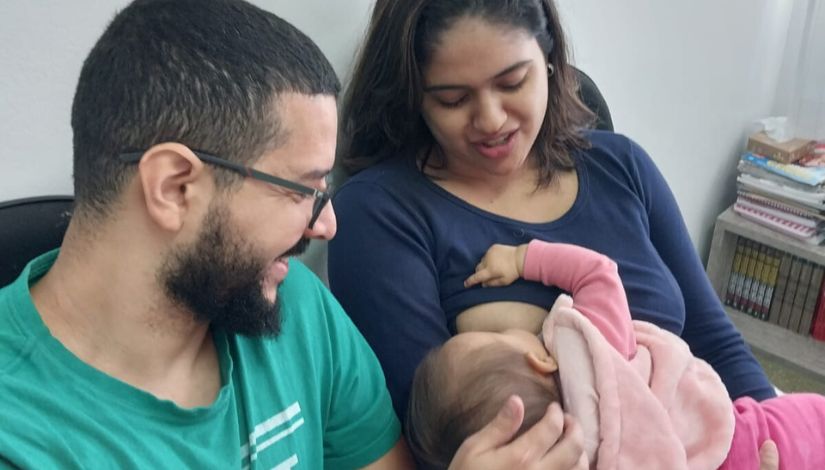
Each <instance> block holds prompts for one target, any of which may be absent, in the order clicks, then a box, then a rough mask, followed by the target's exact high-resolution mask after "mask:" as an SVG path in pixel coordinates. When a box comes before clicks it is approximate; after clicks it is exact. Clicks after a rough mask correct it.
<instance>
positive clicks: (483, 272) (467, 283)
mask: <svg viewBox="0 0 825 470" xmlns="http://www.w3.org/2000/svg"><path fill="white" fill-rule="evenodd" d="M492 277H493V274H492V273H491V272H490V270H489V269H484V268H482V269H480V270H478V271H476V272H475V273H474V274H473V275H471V276H470V277H468V278H467V279H466V280H464V287H472V286H474V285H476V284H481V283H483V282H487V281H489V280H490V279H491V278H492Z"/></svg>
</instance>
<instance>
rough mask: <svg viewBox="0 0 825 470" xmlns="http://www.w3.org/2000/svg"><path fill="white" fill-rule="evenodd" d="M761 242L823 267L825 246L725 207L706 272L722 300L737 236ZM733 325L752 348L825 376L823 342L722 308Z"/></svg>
mask: <svg viewBox="0 0 825 470" xmlns="http://www.w3.org/2000/svg"><path fill="white" fill-rule="evenodd" d="M740 236H741V237H745V238H748V239H750V240H753V241H756V242H759V243H762V244H763V245H767V246H770V247H773V248H775V249H777V250H781V251H784V252H787V253H790V254H792V255H794V256H796V257H798V258H804V259H807V260H809V261H811V262H814V263H816V264H820V265H823V266H825V247H823V246H814V245H808V244H806V243H803V242H800V241H798V240H795V239H794V238H791V237H788V236H786V235H783V234H781V233H779V232H776V231H773V230H771V229H769V228H767V227H763V226H762V225H759V224H756V223H753V222H751V221H749V220H747V219H745V218H743V217H740V216H739V215H738V214H736V212H734V211H733V209H732V208H728V209H727V210H726V211H725V212H723V213H722V214H720V215H719V217H718V218H717V219H716V226H715V227H714V229H713V240H712V242H711V247H710V256H709V257H708V264H707V273H708V277H709V278H710V282H711V284H713V288H714V289H715V290H716V295H718V296H719V298H720V299H722V300H723V301H724V298H725V293H726V291H727V286H728V279H729V277H730V273H731V267H732V264H733V255H734V252H735V251H736V241H737V239H738V237H740ZM725 310H726V311H727V312H728V315H729V316H730V317H731V319H732V320H733V323H734V324H735V325H736V327H737V328H738V329H739V331H741V332H742V336H744V338H745V341H746V342H747V343H748V344H749V345H750V346H751V347H753V348H756V349H759V350H761V351H764V352H766V353H768V354H772V355H774V356H777V357H779V358H781V359H784V360H786V361H788V362H791V363H793V364H796V365H798V366H799V367H802V368H803V369H806V370H807V371H809V372H813V373H814V374H817V375H819V376H822V377H825V341H817V340H815V339H813V338H812V337H810V336H805V335H800V334H797V333H795V332H793V331H790V330H788V329H785V328H782V327H780V326H777V325H774V324H772V323H769V322H766V321H763V320H759V319H756V318H754V317H752V316H750V315H748V314H746V313H743V312H740V311H738V310H735V309H733V308H730V307H725Z"/></svg>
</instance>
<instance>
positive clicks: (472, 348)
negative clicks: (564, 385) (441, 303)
mask: <svg viewBox="0 0 825 470" xmlns="http://www.w3.org/2000/svg"><path fill="white" fill-rule="evenodd" d="M557 368H558V367H557V366H556V362H555V361H554V360H553V358H552V357H550V356H549V354H548V353H547V351H546V350H545V348H544V345H543V344H542V342H541V341H540V340H539V339H538V338H537V337H536V336H535V335H533V334H531V333H528V332H526V331H522V330H507V331H505V332H503V333H488V332H469V333H461V334H458V335H456V336H454V337H453V338H451V339H450V340H449V341H447V342H446V343H444V345H443V346H441V347H438V348H436V349H433V350H432V351H430V352H429V353H428V354H427V356H426V357H425V358H424V360H423V361H422V362H421V364H420V365H419V366H418V369H417V370H416V372H415V377H414V379H413V383H412V387H411V392H410V402H409V407H408V410H407V420H406V427H407V429H406V431H407V437H408V439H409V441H410V447H411V448H412V450H413V453H414V454H415V455H416V458H418V460H419V461H420V462H422V463H427V464H429V465H431V466H433V467H435V468H447V466H448V465H449V462H450V460H451V459H452V457H453V456H454V455H455V452H456V451H457V450H458V447H459V446H460V445H461V443H462V442H464V440H465V439H466V438H467V437H469V436H470V435H472V434H474V433H475V432H476V431H478V430H479V429H481V428H482V427H484V425H486V424H487V423H489V422H490V421H491V420H492V419H493V418H494V417H495V416H496V414H497V413H498V412H499V410H500V409H501V407H502V406H504V403H505V402H506V401H507V399H508V398H509V397H510V396H512V395H518V396H519V397H521V399H522V401H523V402H524V421H523V422H522V425H521V428H520V429H519V431H518V433H517V434H516V435H520V434H521V433H522V432H524V431H526V430H527V429H529V428H530V427H531V426H533V425H534V424H535V423H536V422H538V421H539V420H540V419H541V418H542V416H544V414H545V412H546V411H547V407H548V406H549V405H550V403H552V402H558V401H560V396H559V389H558V385H557V382H556V378H555V374H554V373H555V372H556V369H557Z"/></svg>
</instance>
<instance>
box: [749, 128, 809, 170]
mask: <svg viewBox="0 0 825 470" xmlns="http://www.w3.org/2000/svg"><path fill="white" fill-rule="evenodd" d="M813 149H814V141H813V140H808V139H791V140H788V141H786V142H777V141H775V140H773V139H771V138H770V137H768V135H767V134H765V132H757V133H756V134H753V135H752V136H750V137H748V148H747V150H748V151H749V152H753V153H755V154H758V155H762V156H764V157H768V158H771V159H773V160H776V161H778V162H782V163H793V162H795V161H797V160H799V159H800V158H802V157H804V156H805V155H807V154H809V153H811V152H812V151H813Z"/></svg>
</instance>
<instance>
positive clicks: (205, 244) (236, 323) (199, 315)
mask: <svg viewBox="0 0 825 470" xmlns="http://www.w3.org/2000/svg"><path fill="white" fill-rule="evenodd" d="M307 245H309V239H307V238H301V239H300V240H299V241H298V243H296V244H295V246H293V247H292V248H291V249H289V250H288V251H287V252H286V253H284V254H283V255H282V256H284V257H286V256H294V255H298V254H301V253H302V252H304V251H305V250H306V248H307ZM272 261H273V259H268V260H266V259H264V257H262V256H255V250H254V249H253V248H252V246H251V245H250V244H249V243H245V242H244V239H243V237H242V236H241V235H240V234H238V233H237V231H235V230H233V228H232V227H231V226H230V224H229V212H228V210H227V209H226V207H225V206H213V207H212V208H210V210H209V213H208V214H207V215H206V218H205V220H204V223H203V228H202V229H201V232H200V234H199V235H198V239H197V240H196V241H195V242H194V243H193V244H191V245H189V246H187V247H184V248H182V249H177V250H174V251H173V252H172V253H171V254H170V255H169V257H168V258H167V259H166V261H165V262H164V264H163V266H162V267H161V270H160V272H159V274H158V275H159V279H160V282H161V284H162V285H163V286H164V288H165V290H166V295H167V296H168V297H169V298H170V299H171V300H172V301H173V302H175V303H177V304H179V305H182V306H184V307H186V308H187V309H188V310H189V311H191V312H192V314H193V315H194V316H195V319H196V320H198V321H202V322H207V323H209V324H210V325H211V326H212V327H214V328H217V329H221V330H223V331H226V332H227V333H229V334H240V335H245V336H272V337H274V336H277V335H278V333H280V331H281V314H280V303H281V296H280V295H277V296H276V297H275V302H270V301H269V300H268V299H267V298H266V297H265V296H264V293H263V280H264V275H265V270H266V268H267V266H268V265H269V263H271V262H272Z"/></svg>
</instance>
